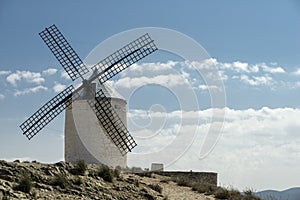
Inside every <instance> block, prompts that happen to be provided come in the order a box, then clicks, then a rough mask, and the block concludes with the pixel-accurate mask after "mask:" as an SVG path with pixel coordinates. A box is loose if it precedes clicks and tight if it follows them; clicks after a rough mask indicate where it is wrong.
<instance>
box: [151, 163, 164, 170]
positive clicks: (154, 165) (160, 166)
mask: <svg viewBox="0 0 300 200" xmlns="http://www.w3.org/2000/svg"><path fill="white" fill-rule="evenodd" d="M151 171H159V172H163V171H164V164H162V163H152V164H151Z"/></svg>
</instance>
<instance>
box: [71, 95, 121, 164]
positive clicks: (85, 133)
mask: <svg viewBox="0 0 300 200" xmlns="http://www.w3.org/2000/svg"><path fill="white" fill-rule="evenodd" d="M111 104H112V106H113V107H114V109H115V110H116V112H117V113H118V115H119V117H120V118H121V120H122V122H123V123H124V124H125V125H126V124H127V123H126V101H125V100H123V99H118V98H111ZM78 160H84V161H85V162H86V163H89V164H105V165H108V166H111V167H116V166H120V167H122V168H125V167H126V166H127V156H126V155H125V156H123V155H122V154H121V153H120V151H119V149H118V148H117V146H116V145H115V144H114V143H113V142H112V141H111V139H110V138H109V137H108V136H107V135H106V133H105V131H104V130H103V129H102V127H101V126H100V124H99V121H98V119H97V117H96V116H95V114H94V112H93V110H92V109H91V107H90V105H89V104H88V103H87V101H86V100H76V101H74V102H73V103H72V107H69V108H67V109H66V115H65V161H66V162H72V163H74V162H77V161H78Z"/></svg>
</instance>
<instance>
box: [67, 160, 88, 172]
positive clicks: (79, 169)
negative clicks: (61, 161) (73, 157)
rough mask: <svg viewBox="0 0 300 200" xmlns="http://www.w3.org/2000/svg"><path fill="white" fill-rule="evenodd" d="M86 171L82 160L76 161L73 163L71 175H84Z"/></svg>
mask: <svg viewBox="0 0 300 200" xmlns="http://www.w3.org/2000/svg"><path fill="white" fill-rule="evenodd" d="M86 170H87V165H86V164H85V162H84V160H78V161H77V162H76V163H75V167H74V169H73V170H72V172H71V173H72V174H74V175H84V174H85V171H86Z"/></svg>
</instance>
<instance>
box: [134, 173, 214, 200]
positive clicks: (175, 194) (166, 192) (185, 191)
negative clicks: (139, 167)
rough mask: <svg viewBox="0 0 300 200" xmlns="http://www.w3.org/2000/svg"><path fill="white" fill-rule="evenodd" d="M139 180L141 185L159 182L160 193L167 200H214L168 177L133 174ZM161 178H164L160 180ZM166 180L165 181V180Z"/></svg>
mask: <svg viewBox="0 0 300 200" xmlns="http://www.w3.org/2000/svg"><path fill="white" fill-rule="evenodd" d="M135 178H137V179H138V180H139V182H140V183H141V184H142V185H143V184H146V185H150V184H159V185H160V186H161V187H162V188H163V191H162V195H163V196H164V197H167V199H168V200H215V198H213V197H211V196H205V195H204V194H200V193H197V192H194V191H192V190H191V188H190V187H182V186H178V185H177V184H176V183H175V182H173V181H170V180H169V179H170V178H169V177H165V176H159V175H156V174H155V175H153V177H152V178H149V177H139V176H135ZM162 180H165V181H163V182H162ZM166 180H167V181H166Z"/></svg>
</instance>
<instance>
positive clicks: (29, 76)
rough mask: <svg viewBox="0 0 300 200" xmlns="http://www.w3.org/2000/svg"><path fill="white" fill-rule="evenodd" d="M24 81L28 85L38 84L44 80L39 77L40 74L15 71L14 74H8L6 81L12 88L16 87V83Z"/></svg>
mask: <svg viewBox="0 0 300 200" xmlns="http://www.w3.org/2000/svg"><path fill="white" fill-rule="evenodd" d="M21 79H24V80H25V81H27V82H28V83H35V84H40V83H42V82H44V81H45V79H44V78H43V77H42V76H41V73H37V72H30V71H17V72H15V73H12V74H10V75H9V76H8V77H7V78H6V80H7V82H8V83H10V84H11V85H13V86H15V87H16V86H17V82H18V81H21Z"/></svg>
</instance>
